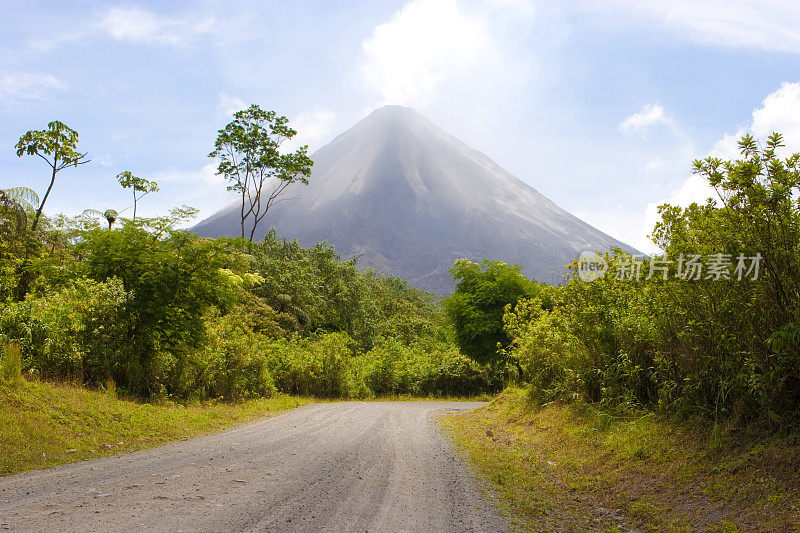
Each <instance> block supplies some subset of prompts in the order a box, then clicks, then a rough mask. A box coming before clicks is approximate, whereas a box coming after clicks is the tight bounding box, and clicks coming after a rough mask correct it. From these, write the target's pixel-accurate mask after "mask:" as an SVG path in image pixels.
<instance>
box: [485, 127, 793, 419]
mask: <svg viewBox="0 0 800 533" xmlns="http://www.w3.org/2000/svg"><path fill="white" fill-rule="evenodd" d="M739 146H740V148H741V153H742V159H740V160H736V161H722V160H720V159H715V158H709V159H706V160H703V161H696V162H695V169H694V170H695V172H696V173H698V174H699V175H702V176H704V177H705V178H706V179H707V180H708V182H709V184H710V185H711V186H712V187H713V188H714V189H715V190H716V191H717V194H718V198H717V199H716V200H711V199H710V200H709V201H708V202H707V203H706V204H703V205H697V204H693V205H692V206H690V207H689V208H686V209H682V208H679V207H674V206H669V205H664V206H661V208H660V213H661V221H660V222H659V223H658V224H657V226H656V227H655V230H654V232H653V239H654V241H655V243H656V244H658V246H659V247H660V248H662V249H663V250H664V251H665V252H666V254H665V256H659V257H653V258H648V259H645V260H642V259H639V260H636V259H635V258H632V257H630V256H628V255H627V254H625V253H623V252H622V251H620V250H617V251H614V252H612V253H607V254H606V255H605V258H604V261H605V262H606V263H607V266H608V268H607V270H606V271H605V273H604V275H601V276H600V277H599V278H598V279H596V280H594V281H584V280H582V279H581V274H582V273H583V274H589V275H588V276H583V277H585V278H587V279H591V277H592V271H591V270H583V272H582V271H581V268H584V269H585V268H586V266H587V265H586V264H583V265H581V264H580V263H579V262H575V263H574V264H573V265H572V266H571V268H570V271H569V274H568V279H567V281H566V283H565V284H564V285H563V286H559V287H544V286H543V287H540V288H539V291H540V292H539V294H538V295H537V296H536V297H533V298H522V299H520V300H519V301H518V303H516V304H515V305H512V306H509V307H508V308H507V313H506V314H505V316H504V324H505V333H506V334H507V336H508V338H509V344H508V345H507V347H506V348H505V349H503V350H501V351H500V352H499V355H498V356H499V357H507V358H511V359H513V360H515V361H516V362H517V363H518V364H519V367H520V370H521V373H522V379H523V380H524V381H526V382H528V383H529V384H530V391H531V395H532V397H533V398H535V399H536V400H538V401H540V402H547V401H552V400H555V399H562V400H572V399H574V398H581V399H583V400H586V401H590V402H599V403H601V404H604V405H607V406H609V407H610V408H619V407H623V408H624V407H628V406H637V407H645V408H648V409H657V410H661V411H664V412H669V413H675V412H677V413H684V414H701V415H703V416H707V417H710V418H713V419H715V420H718V421H723V420H724V421H726V422H727V423H729V424H734V425H735V424H744V423H750V422H756V423H759V424H764V425H766V426H769V427H771V428H772V429H778V428H781V427H783V428H787V427H788V428H791V427H794V426H793V423H795V422H796V421H797V420H798V415H800V327H799V326H798V312H799V311H800V204H798V194H799V193H800V169H799V168H798V164H799V161H800V155H793V156H791V157H788V158H784V159H781V158H780V157H779V155H778V153H779V151H780V149H781V148H782V139H781V137H780V135H777V134H773V135H772V136H771V137H770V138H769V139H768V141H767V142H766V144H765V146H764V147H763V148H762V147H760V146H759V145H758V144H757V143H756V142H755V140H754V139H753V138H752V137H750V136H746V137H744V138H743V139H742V140H741V142H740V143H739ZM598 263H600V266H602V262H601V261H598ZM595 272H597V271H596V270H595Z"/></svg>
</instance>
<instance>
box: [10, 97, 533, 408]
mask: <svg viewBox="0 0 800 533" xmlns="http://www.w3.org/2000/svg"><path fill="white" fill-rule="evenodd" d="M287 123H288V121H287V119H286V118H285V117H278V116H277V115H276V114H275V113H274V112H272V111H270V112H264V111H262V110H261V109H260V108H258V106H252V107H250V108H249V109H247V110H245V111H241V112H238V113H236V114H235V115H234V120H233V121H232V122H231V123H230V124H228V125H227V126H226V128H225V129H223V130H221V131H220V132H219V137H218V138H217V142H216V144H215V150H214V152H212V154H211V156H212V157H216V158H218V159H219V161H220V163H219V167H218V171H219V173H220V174H222V175H224V176H225V177H226V179H227V180H228V181H229V182H230V186H229V189H230V190H233V191H236V192H238V193H240V194H241V195H242V237H241V238H237V239H232V238H219V239H201V238H199V237H198V236H196V235H193V234H191V233H189V232H186V231H181V230H178V229H176V228H177V227H178V226H180V225H181V224H182V223H184V222H185V221H187V220H189V219H190V218H192V216H193V215H194V214H195V213H196V210H195V209H193V208H191V207H186V206H183V207H181V208H177V209H173V210H172V211H171V212H170V214H169V215H168V216H165V217H157V218H141V217H136V203H137V202H138V200H140V199H141V197H142V196H144V195H145V194H147V193H148V192H152V191H155V190H157V189H158V187H157V184H156V183H155V182H152V181H149V180H144V179H141V178H138V177H136V176H134V175H133V174H132V173H131V172H128V171H126V172H122V173H120V174H119V175H118V176H117V179H118V181H119V183H120V185H122V186H123V187H125V188H128V189H131V191H132V193H133V197H134V217H133V220H121V223H119V221H120V218H119V213H118V212H117V211H115V210H112V209H108V210H105V211H104V212H102V213H101V212H99V211H94V210H86V211H85V212H84V215H82V216H80V217H75V218H68V217H64V216H63V215H59V216H57V217H54V218H48V217H47V216H45V215H43V214H42V208H43V206H44V203H45V201H46V200H47V197H48V195H49V193H50V190H51V189H52V187H53V183H54V181H55V177H56V174H57V173H58V172H60V171H61V170H63V169H64V168H66V167H68V166H77V165H80V164H83V163H86V162H88V161H86V160H85V154H81V153H78V152H77V141H78V135H77V133H76V132H75V131H73V130H71V129H69V128H67V127H66V126H64V125H63V124H61V123H59V122H52V123H51V124H50V125H49V129H48V130H45V131H38V132H37V131H33V132H28V133H27V134H25V136H23V138H22V139H20V142H19V143H18V145H17V147H16V148H17V154H18V155H19V156H22V155H25V154H27V155H37V156H39V157H41V158H42V159H43V160H45V161H46V162H47V163H48V165H50V167H51V170H52V174H51V181H50V187H49V188H48V190H47V193H46V194H45V195H44V198H43V199H42V201H41V202H38V196H36V194H35V193H34V192H33V191H31V190H29V189H24V188H14V189H4V190H2V191H0V338H3V339H10V340H11V341H12V342H13V343H19V345H20V347H21V353H22V356H21V359H20V368H21V370H22V371H24V372H25V374H26V375H29V376H30V375H39V376H42V377H44V378H47V379H67V380H71V381H78V382H82V383H84V384H87V385H89V386H92V387H98V388H105V389H106V390H107V391H116V388H117V386H118V387H119V390H120V392H122V393H123V394H130V395H134V396H138V397H142V398H153V397H157V398H164V397H174V398H179V399H192V400H194V399H197V400H202V399H206V398H213V399H219V398H224V399H241V398H252V397H258V396H270V395H272V394H273V393H275V392H276V391H282V392H290V393H302V394H313V395H317V396H322V397H329V398H362V397H370V396H373V395H375V394H459V395H469V394H475V393H482V392H487V391H490V390H497V389H499V387H500V386H502V381H503V376H505V375H507V371H506V368H505V365H504V364H497V365H483V364H480V363H477V362H476V361H474V360H472V359H470V358H468V357H466V356H464V355H462V354H461V353H460V352H459V351H458V350H457V349H455V347H454V346H452V345H451V344H448V342H447V339H448V336H449V329H448V325H447V323H446V319H445V315H444V311H443V309H442V307H441V305H440V303H439V302H438V301H437V300H436V299H435V297H434V296H433V295H431V294H428V293H425V292H423V291H419V290H417V289H414V288H413V287H411V286H410V285H409V284H408V283H407V282H406V281H405V280H401V279H397V278H394V277H391V276H388V277H387V276H382V275H380V274H379V273H378V272H376V271H373V270H365V271H362V270H360V269H359V268H358V265H357V260H356V258H353V259H352V260H342V258H341V257H340V256H339V255H338V254H336V253H335V251H334V249H333V247H332V246H330V245H329V244H327V243H319V244H317V245H315V246H313V247H311V248H303V247H302V246H300V244H299V243H298V242H297V241H286V240H283V239H280V238H279V237H278V236H277V235H275V234H274V232H270V233H269V234H268V235H267V237H266V238H265V239H264V241H262V242H252V239H253V235H254V232H255V227H256V225H257V224H258V222H259V221H260V220H261V218H263V216H264V215H265V214H266V211H267V209H268V208H269V207H270V205H272V203H273V202H274V201H275V200H276V198H277V197H278V196H279V195H280V194H281V193H282V192H283V190H284V189H285V188H286V187H287V186H288V185H289V184H291V183H296V182H300V183H304V184H307V183H308V176H309V175H310V172H311V165H312V164H313V163H312V161H311V160H310V159H309V158H308V156H307V148H306V147H302V148H300V149H298V150H297V151H295V152H294V153H288V154H286V153H281V152H280V151H279V150H278V148H279V145H280V143H281V142H282V141H284V140H286V139H291V138H292V137H293V136H294V135H295V134H296V132H295V131H294V130H292V129H290V128H289V127H288V125H287ZM267 182H270V184H272V185H274V187H273V188H272V190H271V192H270V191H269V190H266V189H265V190H264V192H263V194H262V189H263V188H264V187H265V186H266V184H267ZM34 209H36V213H35V216H34V217H31V216H30V215H31V214H32V212H33V210H34ZM87 214H93V215H96V216H97V217H102V218H103V219H105V221H106V222H107V227H103V228H101V223H100V222H99V221H98V220H97V218H96V217H89V216H85V215H87ZM31 218H33V224H30V219H31ZM246 219H251V220H252V221H253V226H252V228H251V231H250V234H249V239H245V236H246V233H245V231H244V222H245V220H246ZM103 226H105V224H103ZM523 279H524V278H523ZM10 360H11V359H9V358H8V357H6V358H4V359H3V361H4V364H10V363H5V362H7V361H10Z"/></svg>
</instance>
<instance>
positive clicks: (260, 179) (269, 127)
mask: <svg viewBox="0 0 800 533" xmlns="http://www.w3.org/2000/svg"><path fill="white" fill-rule="evenodd" d="M288 122H289V119H287V118H286V117H281V116H277V114H276V113H275V111H264V110H263V109H261V108H260V107H259V106H257V105H251V106H250V107H249V108H247V109H245V110H242V111H237V112H236V113H234V114H233V121H231V122H230V123H229V124H228V125H227V126H225V128H224V129H221V130H219V135H218V136H217V141H216V142H215V143H214V151H213V152H211V153H210V154H208V156H209V157H213V158H215V159H218V160H219V166H218V167H217V174H218V175H221V176H223V177H224V178H225V179H226V180H227V181H228V182H229V183H230V185H228V190H229V191H235V192H237V193H238V194H239V196H240V197H241V228H242V237H245V236H246V235H247V230H246V228H245V226H246V225H247V221H248V220H250V221H251V222H252V226H251V227H250V228H248V229H249V238H250V241H252V240H253V237H254V235H255V233H256V228H257V227H258V224H259V223H260V222H261V220H262V219H263V218H264V217H265V216H266V215H267V212H268V211H269V209H270V207H272V206H273V205H275V204H276V203H277V202H278V201H279V200H278V197H279V196H281V195H282V194H283V193H284V192H285V191H286V188H287V187H289V185H291V184H293V183H298V182H300V183H303V184H305V185H308V177H309V176H310V175H311V167H312V166H313V164H314V162H313V161H312V160H311V158H310V157H308V146H301V147H300V148H298V149H297V150H295V151H294V152H290V153H281V152H280V146H281V144H282V143H283V142H284V141H286V140H287V139H291V138H292V137H294V136H295V135H297V132H296V131H295V130H293V129H291V128H290V127H289V126H288V125H287V124H288Z"/></svg>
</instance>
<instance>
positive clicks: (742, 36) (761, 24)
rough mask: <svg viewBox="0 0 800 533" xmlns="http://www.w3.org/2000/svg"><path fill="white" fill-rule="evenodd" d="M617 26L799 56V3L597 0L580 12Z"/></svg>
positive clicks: (779, 0)
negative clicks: (623, 23) (646, 26)
mask: <svg viewBox="0 0 800 533" xmlns="http://www.w3.org/2000/svg"><path fill="white" fill-rule="evenodd" d="M587 5H588V6H589V7H591V8H594V11H595V13H596V14H597V15H598V16H605V17H607V19H610V20H612V21H614V23H615V24H619V23H620V20H624V19H625V18H631V17H632V18H634V19H637V22H638V23H639V24H641V20H642V19H649V21H650V22H651V23H652V24H654V25H657V26H661V27H664V28H666V29H667V30H669V31H671V32H672V33H673V34H674V35H676V36H678V37H679V38H681V39H689V40H692V41H695V42H701V43H706V44H712V45H718V46H726V47H733V48H761V49H764V50H772V51H781V52H791V53H800V32H798V31H797V28H798V27H800V9H798V6H797V2H796V0H762V1H759V2H753V1H731V0H703V1H702V2H698V1H697V0H648V1H647V2H642V1H640V0H616V1H613V2H611V1H609V0H594V1H593V2H591V3H590V4H582V7H586V6H587Z"/></svg>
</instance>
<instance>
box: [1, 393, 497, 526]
mask: <svg viewBox="0 0 800 533" xmlns="http://www.w3.org/2000/svg"><path fill="white" fill-rule="evenodd" d="M479 405H481V404H478V403H466V402H345V403H330V404H314V405H307V406H304V407H301V408H298V409H295V410H293V411H289V412H287V413H285V414H282V415H279V416H277V417H274V418H269V419H265V420H261V421H258V422H255V423H251V424H247V425H244V426H241V427H238V428H236V429H233V430H230V431H226V432H224V433H220V434H217V435H210V436H207V437H201V438H198V439H193V440H189V441H185V442H180V443H176V444H170V445H167V446H162V447H159V448H153V449H150V450H145V451H141V452H136V453H131V454H125V455H120V456H116V457H109V458H105V459H98V460H94V461H85V462H82V463H75V464H71V465H66V466H61V467H57V468H52V469H49V470H40V471H36V472H30V473H27V474H20V475H17V476H11V477H6V478H0V528H3V529H12V530H23V531H29V530H30V531H59V532H68V531H147V530H151V531H303V532H306V531H336V532H345V531H436V532H437V533H438V532H449V531H452V532H456V531H492V532H494V531H505V530H506V527H507V526H506V523H505V521H504V520H503V519H502V518H501V517H500V516H499V515H498V514H497V512H496V511H495V509H494V507H493V505H492V504H491V503H490V502H488V501H487V500H485V499H484V498H483V497H482V496H481V493H480V491H479V489H478V488H477V487H476V486H475V483H474V482H473V479H472V477H471V475H470V474H469V472H468V471H467V469H466V467H465V466H464V464H463V463H461V462H460V461H459V460H458V458H457V457H456V455H455V451H454V449H453V447H452V445H451V444H450V442H449V441H448V439H447V438H446V437H445V436H444V435H443V434H442V431H441V429H439V426H438V424H437V423H436V417H437V416H440V415H441V414H444V413H447V412H455V411H461V410H465V409H471V408H474V407H477V406H479Z"/></svg>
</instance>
